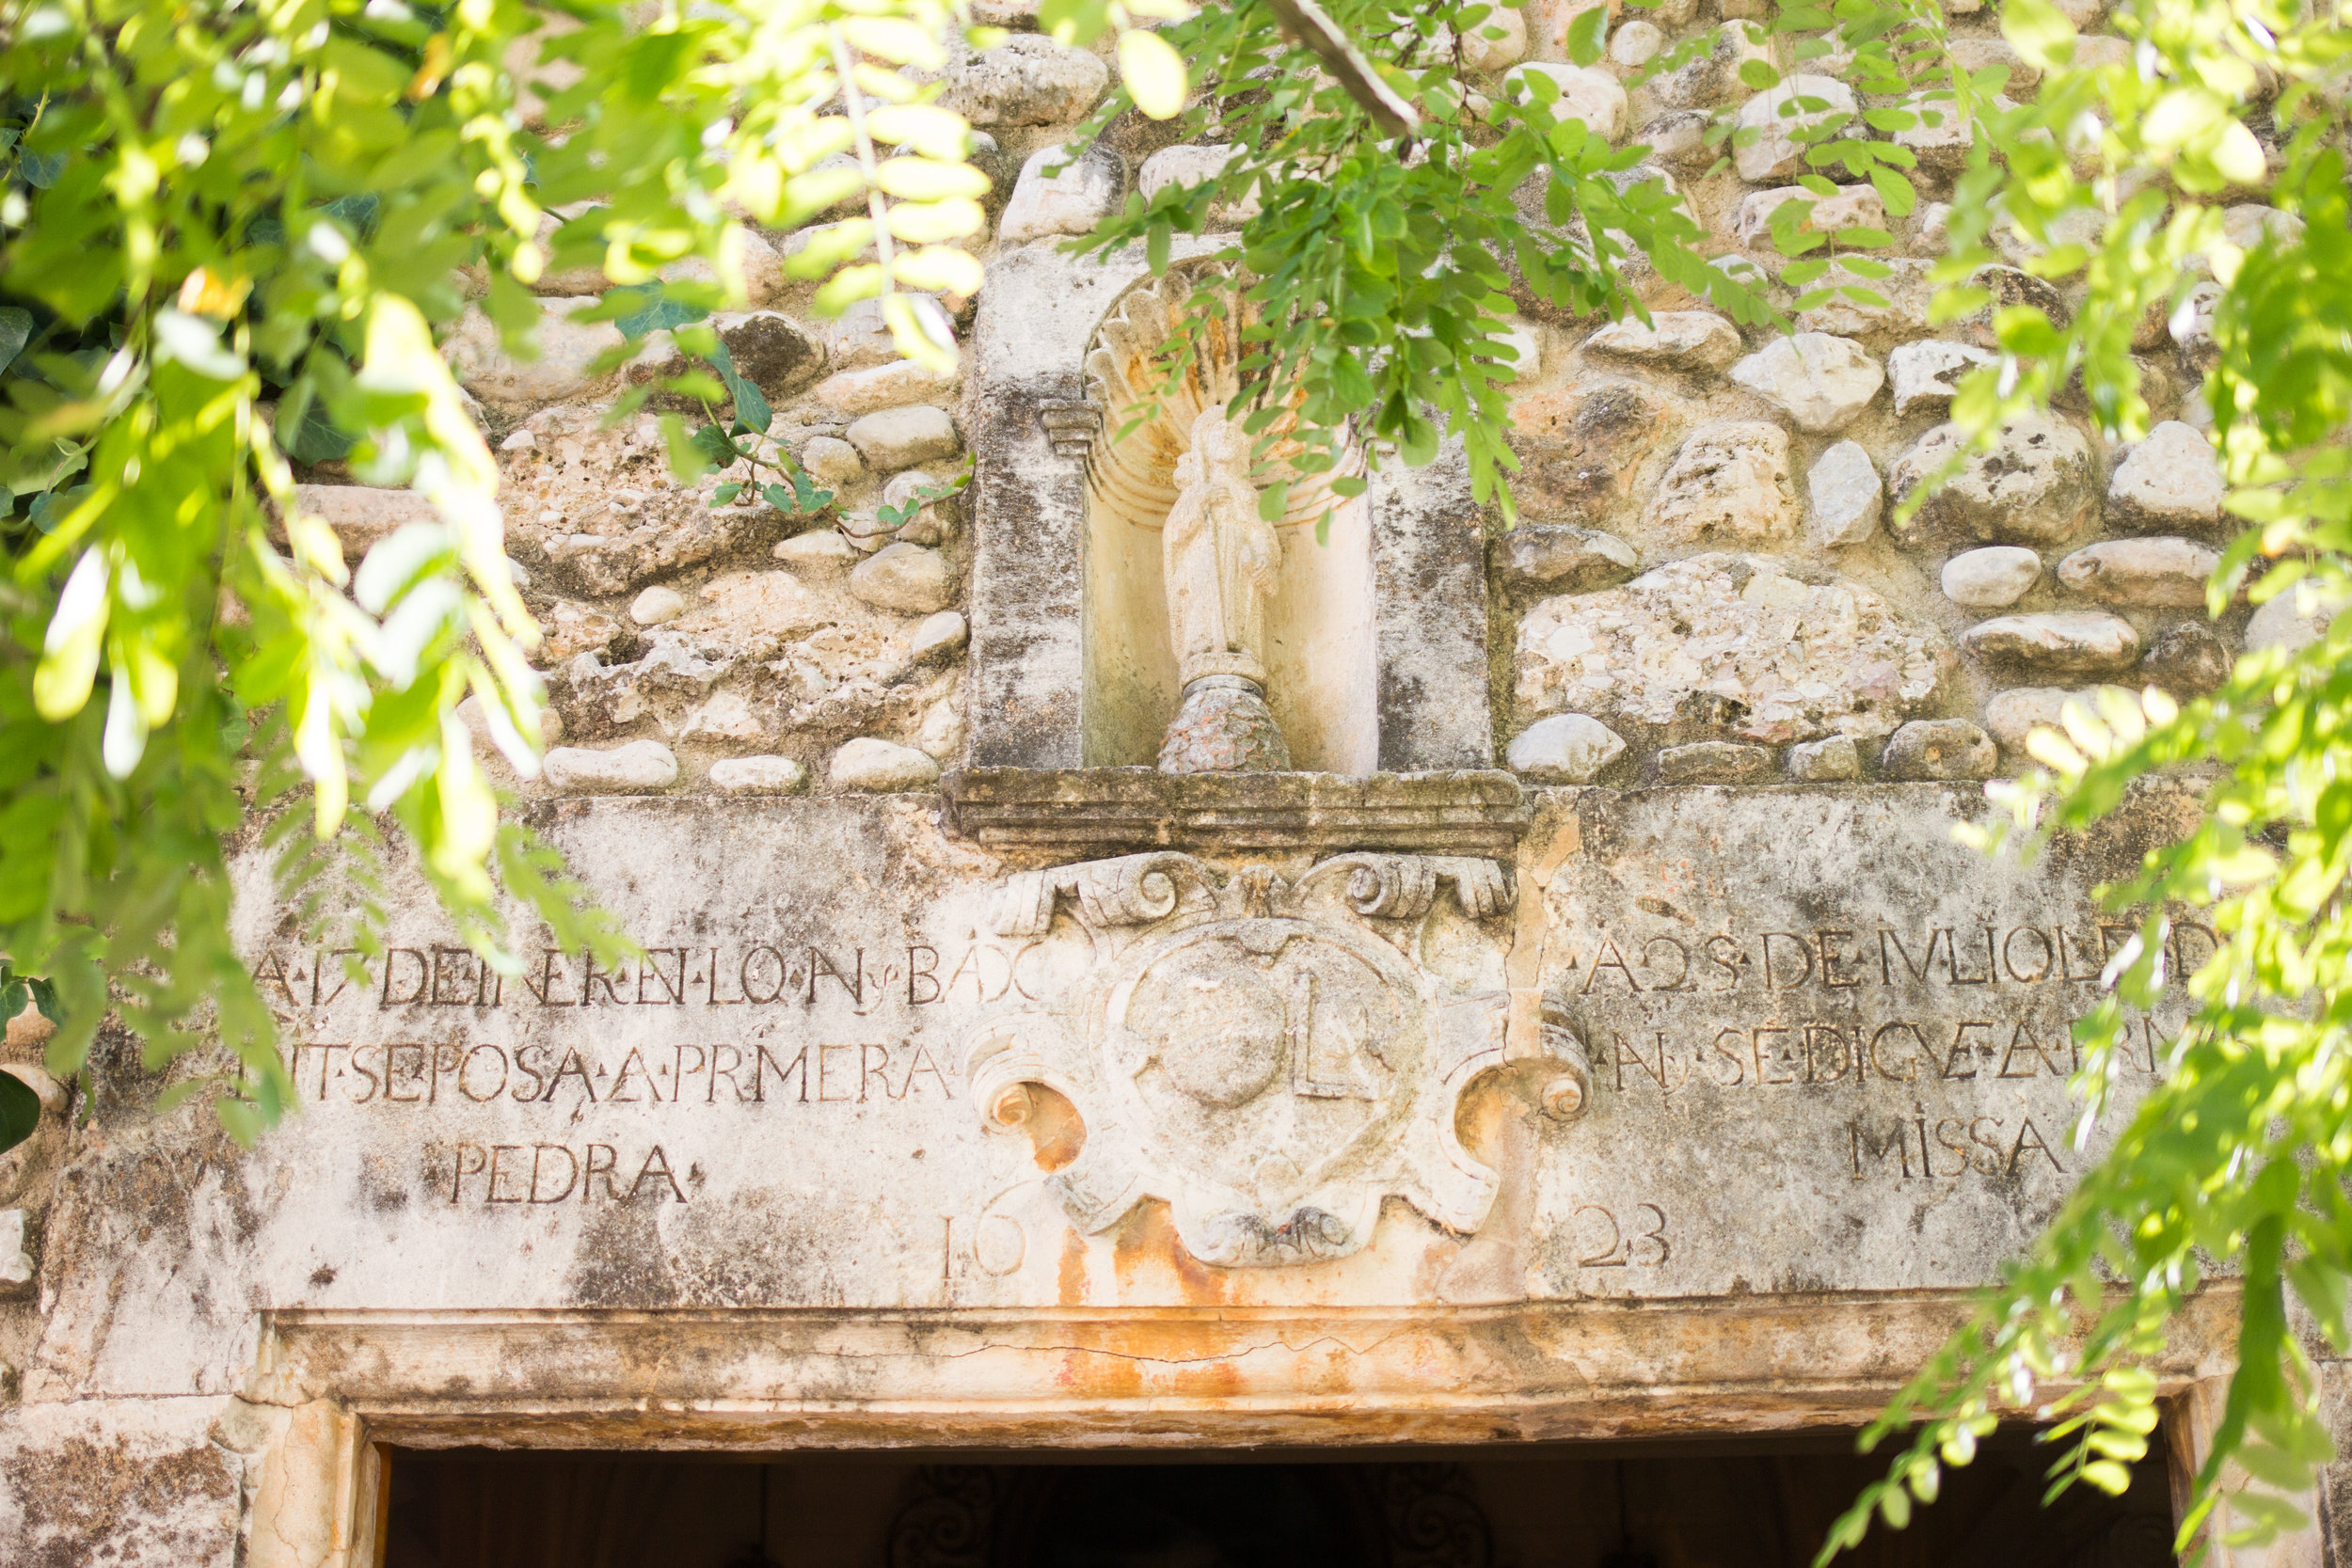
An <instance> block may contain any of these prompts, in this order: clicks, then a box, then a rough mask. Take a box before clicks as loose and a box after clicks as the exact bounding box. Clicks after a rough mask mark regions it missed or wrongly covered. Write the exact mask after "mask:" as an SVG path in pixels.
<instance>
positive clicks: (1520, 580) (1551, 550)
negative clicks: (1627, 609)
mask: <svg viewBox="0 0 2352 1568" xmlns="http://www.w3.org/2000/svg"><path fill="white" fill-rule="evenodd" d="M1494 555H1495V569H1496V570H1497V571H1498V572H1500V573H1501V574H1502V581H1503V585H1504V586H1505V587H1507V588H1509V589H1511V590H1513V591H1514V592H1516V593H1520V594H1537V593H1548V594H1581V593H1585V592H1587V591H1589V590H1591V589H1595V588H1608V587H1611V586H1613V585H1614V584H1616V583H1620V582H1623V581H1624V580H1625V579H1626V578H1629V577H1631V576H1632V575H1633V574H1634V573H1636V572H1638V571H1640V570H1641V569H1642V558H1641V557H1640V555H1638V554H1637V553H1636V552H1635V550H1634V548H1633V546H1630V545H1629V544H1627V543H1626V542H1625V541H1624V540H1622V539H1620V538H1618V537H1617V536H1616V535H1615V534H1613V533H1603V532H1601V531H1599V530H1598V529H1590V528H1578V527H1577V526H1575V525H1574V524H1573V523H1521V524H1520V525H1519V526H1518V527H1517V528H1515V529H1513V530H1511V531H1509V532H1507V533H1505V534H1504V535H1503V536H1502V538H1500V539H1498V540H1496V541H1495V543H1494Z"/></svg>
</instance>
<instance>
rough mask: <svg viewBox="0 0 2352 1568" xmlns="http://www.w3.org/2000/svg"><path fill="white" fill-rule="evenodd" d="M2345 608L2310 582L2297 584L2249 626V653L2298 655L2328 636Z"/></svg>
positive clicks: (2256, 613) (2260, 611) (2258, 613)
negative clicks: (2277, 650)
mask: <svg viewBox="0 0 2352 1568" xmlns="http://www.w3.org/2000/svg"><path fill="white" fill-rule="evenodd" d="M2343 608H2344V607H2343V605H2342V604H2341V603H2340V602H2339V601H2338V600H2336V599H2335V598H2334V597H2332V596H2331V595H2330V594H2328V593H2327V592H2326V591H2325V590H2323V589H2321V588H2319V587H2317V586H2316V585H2314V584H2312V583H2311V582H2308V581H2306V582H2298V583H2296V585H2295V586H2294V587H2292V588H2289V589H2288V590H2287V591H2286V592H2285V593H2283V594H2279V595H2278V596H2277V597H2275V598H2272V599H2270V600H2268V601H2266V602H2265V603H2264V604H2263V605H2262V606H2260V607H2259V608H2258V609H2256V610H2255V611H2254V613H2253V616H2252V618H2251V619H2249V621H2248V622H2247V623H2246V651H2247V652H2248V653H2249V654H2250V653H2259V652H2261V651H2262V650H2264V649H2265V648H2283V649H2285V650H2286V651H2287V652H2289V653H2297V652H2300V651H2301V650H2302V649H2305V648H2308V647H2310V646H2311V645H2312V643H2314V642H2316V641H2319V640H2320V639H2321V638H2322V637H2324V636H2326V635H2327V633H2328V623H2329V622H2330V621H2332V620H2334V619H2335V617H2336V615H2337V613H2338V611H2340V610H2342V609H2343Z"/></svg>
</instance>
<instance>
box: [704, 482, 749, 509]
mask: <svg viewBox="0 0 2352 1568" xmlns="http://www.w3.org/2000/svg"><path fill="white" fill-rule="evenodd" d="M742 493H743V482H742V481H741V480H739V479H731V480H728V481H727V482H726V483H724V484H721V485H716V486H714V487H713V488H712V490H711V492H710V504H711V505H712V506H714V507H718V506H724V505H726V504H727V503H728V502H729V501H731V500H733V499H735V498H736V497H738V496H739V495H741V494H742Z"/></svg>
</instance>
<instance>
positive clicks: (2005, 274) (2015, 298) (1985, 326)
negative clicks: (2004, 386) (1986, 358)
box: [1958, 267, 2074, 349]
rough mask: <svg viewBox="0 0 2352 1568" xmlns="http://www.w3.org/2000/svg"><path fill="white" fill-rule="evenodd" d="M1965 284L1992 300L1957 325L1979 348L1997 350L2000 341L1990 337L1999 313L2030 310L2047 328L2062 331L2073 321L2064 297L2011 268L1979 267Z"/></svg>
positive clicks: (2045, 283) (2040, 282)
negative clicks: (2038, 314) (2044, 319)
mask: <svg viewBox="0 0 2352 1568" xmlns="http://www.w3.org/2000/svg"><path fill="white" fill-rule="evenodd" d="M1968 281H1969V282H1971V283H1973V284H1975V285H1976V286H1977V287H1978V288H1979V289H1984V290H1986V291H1988V292H1990V293H1991V294H1992V295H1993V298H1992V299H1991V301H1989V302H1988V303H1987V304H1986V305H1984V306H1983V307H1982V308H1981V309H1979V310H1978V311H1977V312H1976V313H1975V314H1974V315H1971V316H1967V317H1965V318H1963V320H1962V321H1961V322H1960V323H1959V324H1958V325H1959V326H1960V330H1961V332H1962V334H1963V336H1964V337H1966V338H1967V339H1968V341H1971V342H1973V343H1975V344H1976V345H1977V346H1978V347H1979V348H1985V349H1997V348H1999V347H2000V346H2001V344H2000V340H1999V339H1998V338H1997V337H1995V336H1994V331H1993V324H1994V319H1995V318H1996V317H1998V316H1999V314H2000V313H2001V312H2002V311H2003V310H2007V309H2011V308H2013V307H2020V306H2030V307H2031V308H2032V309H2036V310H2039V311H2041V312H2042V314H2043V315H2044V316H2047V317H2048V318H2049V319H2050V325H2053V326H2056V327H2058V328H2060V329H2063V328H2064V327H2065V326H2066V325H2068V324H2070V323H2071V322H2073V321H2074V311H2073V310H2072V309H2068V307H2067V304H2066V296H2065V295H2064V294H2061V293H2058V290H2057V289H2055V288H2053V287H2052V286H2051V285H2050V284H2049V283H2048V282H2047V281H2045V280H2044V279H2042V278H2039V277H2035V276H2033V274H2031V273H2029V272H2021V271H2020V270H2018V269H2017V268H2015V267H1979V268H1978V269H1977V270H1976V272H1975V273H1974V274H1973V275H1972V276H1971V277H1969V279H1968Z"/></svg>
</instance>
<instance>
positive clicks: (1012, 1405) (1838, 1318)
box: [224, 1281, 2238, 1568]
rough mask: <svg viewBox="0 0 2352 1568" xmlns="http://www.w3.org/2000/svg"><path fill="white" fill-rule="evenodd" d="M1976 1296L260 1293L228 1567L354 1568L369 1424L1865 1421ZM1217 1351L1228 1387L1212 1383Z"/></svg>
mask: <svg viewBox="0 0 2352 1568" xmlns="http://www.w3.org/2000/svg"><path fill="white" fill-rule="evenodd" d="M1972 1300H1973V1296H1972V1293H1971V1292H1968V1291H1909V1292H1893V1293H1881V1294H1872V1295H1863V1294H1858V1293H1857V1294H1849V1295H1838V1296H1820V1295H1785V1296H1750V1297H1744V1298H1740V1299H1738V1300H1725V1301H1720V1302H1688V1301H1673V1302H1618V1303H1599V1302H1592V1301H1565V1300H1564V1301H1542V1302H1518V1303H1511V1304H1506V1305H1498V1306H1486V1307H1447V1306H1442V1305H1437V1306H1414V1307H1378V1308H1344V1309H1335V1308H1314V1307H1298V1308H1273V1307H1257V1308H1252V1307H1184V1308H1145V1309H1136V1308H1131V1307H1100V1308H1084V1307H1057V1308H1046V1309H1041V1310H1036V1311H1025V1310H1007V1309H991V1310H972V1309H965V1310H948V1309H945V1308H936V1309H910V1308H898V1309H875V1310H865V1311H857V1310H836V1309H814V1308H807V1309H783V1308H769V1309H759V1308H749V1309H742V1310H737V1311H718V1310H707V1309H706V1310H692V1311H631V1310H624V1309H613V1310H605V1311H579V1310H567V1311H552V1310H550V1311H538V1312H463V1311H446V1312H434V1311H414V1312H400V1311H361V1312H339V1311H324V1310H302V1311H285V1312H265V1313H263V1314H262V1323H261V1347H260V1356H259V1360H258V1363H257V1366H256V1370H255V1371H254V1373H253V1375H252V1377H251V1379H250V1380H249V1382H248V1384H247V1386H246V1388H245V1389H244V1390H243V1392H242V1394H241V1396H240V1397H239V1398H238V1399H237V1400H236V1401H235V1402H234V1409H235V1410H236V1411H237V1413H238V1414H237V1415H236V1416H235V1417H234V1418H233V1420H234V1422H235V1424H237V1425H238V1426H240V1427H241V1428H242V1429H243V1430H242V1431H241V1432H239V1433H225V1434H224V1435H227V1436H232V1437H234V1438H235V1439H236V1441H237V1446H238V1447H240V1448H244V1449H247V1450H248V1451H252V1452H255V1453H258V1455H259V1464H258V1465H256V1467H255V1470H256V1472H257V1473H258V1480H257V1481H255V1482H254V1483H253V1485H252V1486H251V1489H250V1491H249V1493H248V1497H247V1503H246V1521H245V1535H246V1563H247V1564H248V1568H373V1564H375V1563H376V1561H377V1560H378V1555H379V1552H380V1544H379V1537H380V1530H381V1525H382V1522H383V1521H382V1513H381V1502H380V1493H381V1486H382V1477H383V1467H382V1463H381V1459H380V1456H379V1452H378V1450H379V1449H380V1447H381V1446H383V1445H388V1444H398V1445H401V1446H404V1447H413V1448H460V1447H471V1446H484V1445H488V1446H495V1447H508V1448H541V1449H612V1448H640V1449H648V1450H680V1451H694V1450H706V1451H707V1450H728V1451H753V1450H776V1451H781V1450H788V1449H914V1450H926V1451H949V1450H955V1449H992V1448H993V1449H1002V1448H1006V1447H1018V1446H1035V1447H1073V1446H1089V1445H1101V1444H1103V1443H1105V1442H1117V1443H1118V1444H1120V1446H1121V1447H1125V1448H1131V1449H1152V1448H1167V1449H1171V1450H1184V1449H1200V1448H1201V1447H1203V1446H1210V1447H1232V1448H1265V1447H1298V1448H1321V1449H1329V1448H1330V1447H1332V1446H1334V1445H1343V1446H1352V1445H1362V1446H1365V1447H1366V1448H1372V1447H1375V1446H1377V1445H1381V1444H1394V1443H1413V1444H1421V1445H1428V1444H1486V1443H1494V1442H1511V1443H1523V1442H1531V1441H1565V1440H1572V1439H1600V1438H1608V1439H1623V1438H1627V1437H1639V1436H1665V1435H1688V1434H1695V1433H1716V1434H1731V1433H1769V1432H1785V1431H1788V1430H1789V1429H1791V1428H1794V1427H1799V1426H1817V1427H1832V1428H1836V1427H1859V1426H1861V1425H1862V1424H1863V1423H1865V1422H1867V1420H1868V1419H1869V1418H1871V1417H1872V1416H1874V1415H1875V1414H1876V1413H1877V1411H1878V1409H1879V1408H1880V1406H1881V1405H1882V1404H1883V1402H1884V1401H1885V1399H1886V1397H1887V1396H1888V1395H1889V1394H1891V1393H1892V1392H1893V1391H1894V1390H1895V1389H1896V1388H1898V1387H1899V1386H1901V1385H1902V1383H1903V1382H1904V1381H1905V1379H1906V1378H1907V1377H1908V1376H1909V1374H1910V1372H1911V1370H1913V1369H1914V1368H1915V1367H1916V1366H1917V1365H1918V1364H1919V1363H1920V1362H1921V1361H1922V1360H1923V1359H1924V1358H1925V1357H1926V1356H1927V1355H1928V1354H1931V1352H1932V1351H1933V1350H1934V1349H1935V1348H1936V1346H1938V1345H1940V1344H1941V1343H1942V1342H1943V1340H1944V1339H1945V1338H1946V1337H1947V1336H1948V1335H1949V1334H1950V1333H1951V1332H1952V1331H1953V1330H1954V1329H1956V1328H1957V1327H1959V1326H1960V1324H1961V1323H1963V1322H1965V1321H1966V1317H1967V1314H1968V1311H1969V1308H1970V1306H1971V1303H1972ZM2237 1314H2238V1293H2237V1290H2236V1288H2235V1286H2234V1285H2233V1283H2230V1282H2226V1281H2223V1282H2217V1283H2215V1284H2213V1285H2209V1286H2208V1287H2206V1289H2205V1290H2204V1291H2203V1292H2201V1295H2200V1296H2198V1297H2197V1298H2195V1299H2194V1300H2193V1301H2192V1302H2191V1303H2190V1305H2189V1307H2188V1310H2187V1311H2186V1312H2185V1314H2184V1316H2183V1318H2182V1319H2181V1320H2180V1321H2179V1322H2178V1324H2177V1327H2176V1332H2175V1334H2174V1336H2173V1338H2172V1341H2171V1344H2170V1346H2169V1349H2168V1350H2167V1351H2166V1353H2165V1355H2164V1357H2163V1359H2162V1360H2161V1361H2160V1363H2159V1364H2158V1365H2157V1366H2156V1367H2155V1368H2154V1369H2153V1370H2155V1371H2156V1372H2157V1375H2158V1377H2159V1380H2160V1387H2161V1389H2162V1391H2163V1393H2164V1394H2165V1395H2166V1396H2168V1397H2179V1396H2182V1395H2184V1394H2187V1393H2190V1392H2192V1391H2193V1390H2194V1388H2195V1386H2196V1385H2197V1384H2198V1383H2199V1382H2200V1380H2201V1379H2209V1378H2212V1377H2215V1376H2217V1375H2219V1374H2221V1373H2223V1372H2225V1371H2226V1370H2227V1369H2228V1368H2229V1367H2230V1366H2231V1365H2232V1356H2233V1348H2234V1343H2235V1333H2236V1323H2237ZM1212 1364H1215V1365H1223V1366H1228V1367H1230V1368H1232V1370H1233V1373H1234V1379H1233V1381H1232V1386H1230V1387H1225V1388H1223V1389H1222V1390H1221V1391H1218V1392H1214V1393H1212V1392H1204V1391H1203V1389H1204V1388H1206V1387H1207V1386H1208V1385H1207V1384H1205V1383H1204V1382H1203V1380H1202V1378H1201V1371H1202V1368H1203V1367H1204V1366H1206V1365H1212ZM845 1376H852V1377H853V1379H854V1382H855V1386H856V1388H857V1394H856V1396H855V1397H854V1398H845V1397H844V1395H843V1387H844V1378H845ZM2049 1391H2050V1392H2051V1393H2053V1394H2055V1393H2057V1392H2058V1391H2059V1390H2058V1387H2057V1386H2055V1385H2053V1386H2051V1388H2050V1390H2049Z"/></svg>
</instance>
